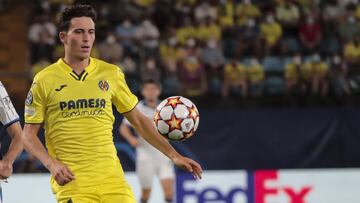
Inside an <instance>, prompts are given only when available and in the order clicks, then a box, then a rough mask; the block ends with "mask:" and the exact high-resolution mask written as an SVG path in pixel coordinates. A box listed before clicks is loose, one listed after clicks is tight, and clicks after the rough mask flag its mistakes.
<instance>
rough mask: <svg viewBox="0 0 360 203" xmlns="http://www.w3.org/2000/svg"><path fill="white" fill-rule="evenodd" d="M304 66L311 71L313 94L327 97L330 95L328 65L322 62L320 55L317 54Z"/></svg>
mask: <svg viewBox="0 0 360 203" xmlns="http://www.w3.org/2000/svg"><path fill="white" fill-rule="evenodd" d="M304 66H305V69H306V70H307V71H310V78H311V89H312V93H313V94H314V95H318V94H319V93H320V95H321V96H326V95H327V93H328V65H327V64H326V63H325V62H324V61H322V60H321V57H320V55H319V54H318V53H315V54H313V55H312V56H311V59H310V61H309V62H307V63H305V65H304Z"/></svg>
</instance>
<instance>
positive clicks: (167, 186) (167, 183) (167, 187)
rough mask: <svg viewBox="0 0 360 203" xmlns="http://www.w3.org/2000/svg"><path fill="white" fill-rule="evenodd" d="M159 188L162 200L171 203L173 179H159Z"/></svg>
mask: <svg viewBox="0 0 360 203" xmlns="http://www.w3.org/2000/svg"><path fill="white" fill-rule="evenodd" d="M160 182H161V186H162V189H163V192H164V198H165V202H166V203H170V202H172V201H173V195H174V192H173V190H174V189H173V187H174V179H173V178H165V179H161V180H160Z"/></svg>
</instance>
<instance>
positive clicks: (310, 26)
mask: <svg viewBox="0 0 360 203" xmlns="http://www.w3.org/2000/svg"><path fill="white" fill-rule="evenodd" d="M299 38H300V41H301V44H302V49H303V53H304V54H310V53H313V52H317V51H319V48H320V43H321V40H322V30H321V25H320V23H319V22H317V21H316V20H315V18H314V17H313V16H312V15H308V16H307V17H306V22H305V23H303V24H302V25H301V26H300V28H299Z"/></svg>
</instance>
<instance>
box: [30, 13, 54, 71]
mask: <svg viewBox="0 0 360 203" xmlns="http://www.w3.org/2000/svg"><path fill="white" fill-rule="evenodd" d="M48 18H49V17H48V16H47V15H46V14H41V15H40V16H38V17H36V19H35V22H34V23H33V24H32V25H31V26H30V28H29V35H28V37H29V40H30V47H31V63H32V64H33V63H36V62H37V61H38V60H40V59H41V58H43V57H44V58H46V59H47V60H48V61H51V62H52V61H53V60H54V56H53V53H54V49H55V37H56V36H57V30H56V26H55V24H54V23H52V22H50V21H49V20H48Z"/></svg>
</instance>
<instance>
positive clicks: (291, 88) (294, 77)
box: [284, 53, 308, 94]
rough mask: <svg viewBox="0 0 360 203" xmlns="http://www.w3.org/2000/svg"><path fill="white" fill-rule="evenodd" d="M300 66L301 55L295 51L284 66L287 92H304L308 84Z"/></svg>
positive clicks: (301, 65)
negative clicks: (290, 59)
mask: <svg viewBox="0 0 360 203" xmlns="http://www.w3.org/2000/svg"><path fill="white" fill-rule="evenodd" d="M302 67H303V64H302V58H301V55H300V54H299V53H296V54H295V55H294V57H293V59H292V61H291V62H290V63H288V64H287V65H286V67H285V73H284V76H285V79H286V92H287V94H294V93H295V94H297V93H302V94H303V93H305V91H306V89H307V85H308V84H307V81H306V78H304V74H303V70H302Z"/></svg>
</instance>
